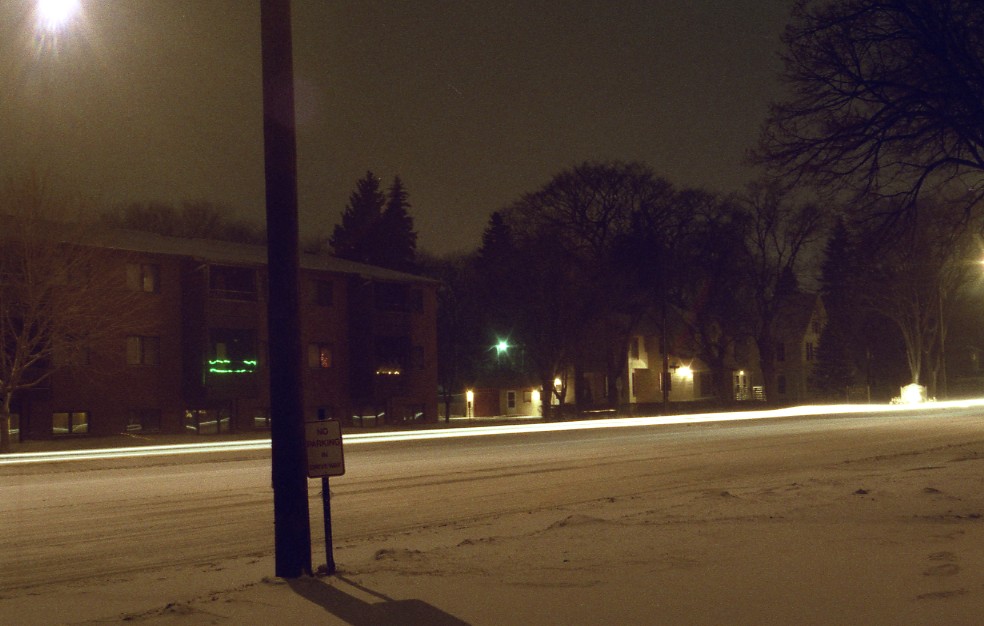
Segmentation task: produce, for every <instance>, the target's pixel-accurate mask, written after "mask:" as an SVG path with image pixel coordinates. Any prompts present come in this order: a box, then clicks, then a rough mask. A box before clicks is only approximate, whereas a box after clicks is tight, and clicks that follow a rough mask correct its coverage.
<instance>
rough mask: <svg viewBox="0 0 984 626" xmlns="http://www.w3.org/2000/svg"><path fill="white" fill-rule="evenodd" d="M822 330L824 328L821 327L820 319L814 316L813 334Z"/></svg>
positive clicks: (817, 333)
mask: <svg viewBox="0 0 984 626" xmlns="http://www.w3.org/2000/svg"><path fill="white" fill-rule="evenodd" d="M821 330H822V329H821V328H820V320H818V319H815V318H814V320H813V334H814V335H819V334H820V331H821Z"/></svg>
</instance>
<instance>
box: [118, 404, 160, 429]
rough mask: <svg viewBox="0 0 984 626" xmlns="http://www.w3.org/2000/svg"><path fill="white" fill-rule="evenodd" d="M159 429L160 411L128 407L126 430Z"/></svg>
mask: <svg viewBox="0 0 984 626" xmlns="http://www.w3.org/2000/svg"><path fill="white" fill-rule="evenodd" d="M160 430H161V412H160V411H159V410H158V409H130V411H129V412H128V413H127V420H126V432H128V433H156V432H160Z"/></svg>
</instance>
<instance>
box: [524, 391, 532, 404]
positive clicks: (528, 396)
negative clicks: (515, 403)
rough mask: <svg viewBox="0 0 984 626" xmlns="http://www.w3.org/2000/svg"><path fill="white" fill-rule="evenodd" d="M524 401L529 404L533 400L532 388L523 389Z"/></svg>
mask: <svg viewBox="0 0 984 626" xmlns="http://www.w3.org/2000/svg"><path fill="white" fill-rule="evenodd" d="M523 402H525V403H526V404H529V403H530V402H533V390H532V389H526V390H524V391H523Z"/></svg>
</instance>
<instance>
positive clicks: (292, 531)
mask: <svg viewBox="0 0 984 626" xmlns="http://www.w3.org/2000/svg"><path fill="white" fill-rule="evenodd" d="M260 23H261V24H260V30H261V37H262V53H263V156H264V171H265V177H266V218H267V270H268V282H269V291H268V303H267V311H268V317H267V323H268V326H269V335H268V337H269V344H270V348H269V353H270V362H269V370H270V431H271V432H270V436H271V441H272V454H271V456H272V468H273V469H272V474H273V476H272V478H273V517H274V542H275V550H276V575H277V576H279V577H281V578H297V577H299V576H302V575H305V574H308V575H309V574H310V573H311V522H310V519H309V512H308V493H307V467H306V453H305V446H304V415H303V411H304V402H303V388H302V386H301V375H302V349H301V324H300V308H299V296H298V277H297V274H298V265H299V251H298V234H297V142H296V138H295V126H294V71H293V51H292V49H291V46H292V42H291V23H290V0H260Z"/></svg>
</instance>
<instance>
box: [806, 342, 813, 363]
mask: <svg viewBox="0 0 984 626" xmlns="http://www.w3.org/2000/svg"><path fill="white" fill-rule="evenodd" d="M806 360H807V361H812V360H813V342H812V341H807V342H806Z"/></svg>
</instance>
